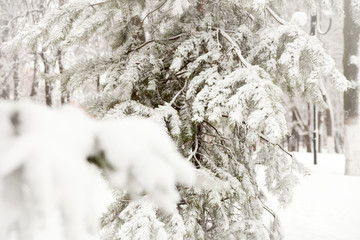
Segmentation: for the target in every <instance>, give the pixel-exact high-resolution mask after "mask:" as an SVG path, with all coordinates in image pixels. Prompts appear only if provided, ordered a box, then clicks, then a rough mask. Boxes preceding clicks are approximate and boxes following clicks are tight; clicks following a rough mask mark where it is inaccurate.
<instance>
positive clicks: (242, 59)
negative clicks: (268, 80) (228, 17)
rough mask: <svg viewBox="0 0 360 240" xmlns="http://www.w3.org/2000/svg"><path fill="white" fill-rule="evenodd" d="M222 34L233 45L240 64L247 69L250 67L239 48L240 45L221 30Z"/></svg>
mask: <svg viewBox="0 0 360 240" xmlns="http://www.w3.org/2000/svg"><path fill="white" fill-rule="evenodd" d="M219 32H220V34H221V35H222V36H223V37H224V38H225V39H226V40H227V41H228V42H229V43H231V45H232V47H233V49H234V50H235V52H236V54H237V55H238V57H239V59H240V62H241V63H242V64H243V65H244V66H245V67H250V66H251V65H250V63H248V62H247V61H246V60H245V58H244V57H243V55H242V53H241V50H240V47H239V46H238V44H237V43H236V42H235V41H234V39H232V38H231V37H230V35H229V34H227V33H226V32H225V31H224V30H222V29H220V30H219Z"/></svg>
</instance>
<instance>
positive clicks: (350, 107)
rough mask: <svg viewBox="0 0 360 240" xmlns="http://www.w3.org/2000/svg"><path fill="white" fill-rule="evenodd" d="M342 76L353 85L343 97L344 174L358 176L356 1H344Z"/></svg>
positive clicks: (359, 31) (358, 6) (359, 32)
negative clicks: (355, 144)
mask: <svg viewBox="0 0 360 240" xmlns="http://www.w3.org/2000/svg"><path fill="white" fill-rule="evenodd" d="M344 11H345V21H344V58H343V64H344V75H345V76H346V78H347V79H349V80H350V81H351V82H352V83H353V84H354V88H352V89H349V90H348V91H347V92H346V93H345V95H344V111H345V156H346V157H345V158H346V164H345V173H346V174H348V175H360V159H359V154H360V152H359V150H358V149H359V148H358V147H355V146H354V145H353V144H354V143H357V142H359V140H360V139H359V134H358V132H359V131H358V129H359V87H358V85H359V64H360V61H359V37H360V22H359V19H358V16H359V13H360V4H359V2H358V1H353V0H345V1H344Z"/></svg>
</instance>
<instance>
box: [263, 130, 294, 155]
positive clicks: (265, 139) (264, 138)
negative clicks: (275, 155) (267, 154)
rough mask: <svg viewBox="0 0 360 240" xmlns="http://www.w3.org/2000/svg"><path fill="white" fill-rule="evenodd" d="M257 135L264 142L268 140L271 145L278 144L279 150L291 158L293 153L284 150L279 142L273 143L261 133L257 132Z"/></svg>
mask: <svg viewBox="0 0 360 240" xmlns="http://www.w3.org/2000/svg"><path fill="white" fill-rule="evenodd" d="M259 137H260V138H261V139H262V140H264V141H265V142H268V143H270V144H271V145H273V146H278V147H279V148H280V149H281V150H283V151H284V152H285V153H286V154H287V155H289V156H290V157H291V158H293V155H292V154H291V153H289V152H288V151H286V149H285V148H283V147H282V146H281V145H280V144H277V143H273V142H271V141H270V140H269V139H267V137H265V136H264V135H263V134H261V133H260V134H259Z"/></svg>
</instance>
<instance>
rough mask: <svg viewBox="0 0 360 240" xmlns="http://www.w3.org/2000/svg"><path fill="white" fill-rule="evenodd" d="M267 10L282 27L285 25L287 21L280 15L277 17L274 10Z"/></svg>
mask: <svg viewBox="0 0 360 240" xmlns="http://www.w3.org/2000/svg"><path fill="white" fill-rule="evenodd" d="M266 10H267V11H268V12H269V13H270V15H271V16H272V17H273V18H274V19H275V20H276V21H277V22H278V23H280V24H281V25H285V24H286V21H285V20H284V19H282V18H281V17H280V16H279V15H277V14H276V13H275V12H274V10H272V9H271V8H270V7H267V8H266Z"/></svg>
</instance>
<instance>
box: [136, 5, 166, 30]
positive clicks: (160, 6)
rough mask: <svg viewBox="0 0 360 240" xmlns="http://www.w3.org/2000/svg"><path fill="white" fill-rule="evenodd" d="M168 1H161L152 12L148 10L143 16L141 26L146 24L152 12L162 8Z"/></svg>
mask: <svg viewBox="0 0 360 240" xmlns="http://www.w3.org/2000/svg"><path fill="white" fill-rule="evenodd" d="M167 1H168V0H165V1H164V2H162V3H160V4H159V6H157V7H156V8H155V9H154V10H151V11H150V12H148V13H147V14H146V16H145V17H144V18H143V20H142V21H141V24H140V26H142V25H143V24H144V21H145V19H146V18H147V17H148V16H149V15H150V14H152V13H154V12H156V11H157V10H159V9H160V8H162V7H163V6H164V5H165V3H166V2H167Z"/></svg>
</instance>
